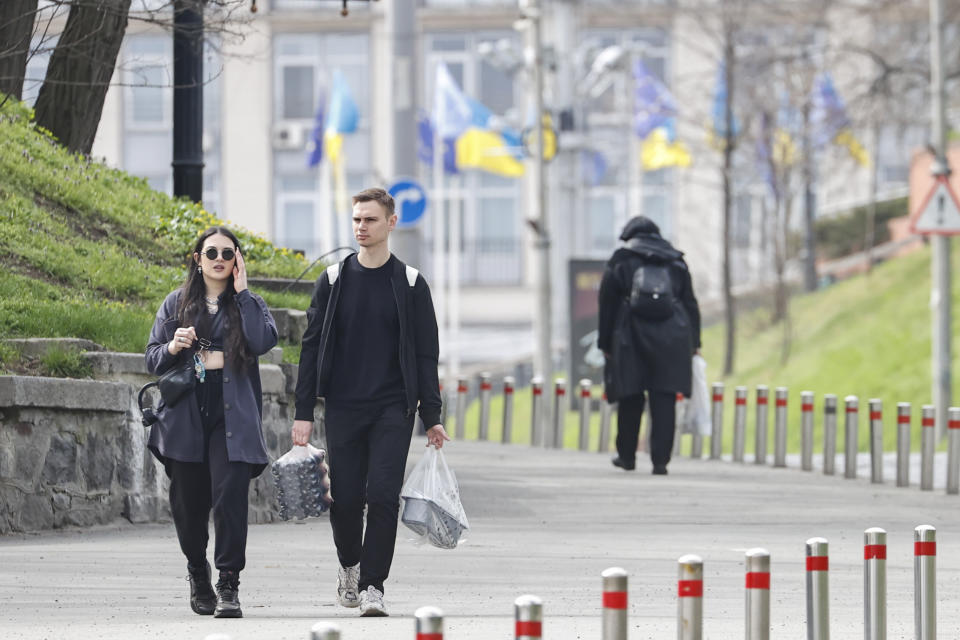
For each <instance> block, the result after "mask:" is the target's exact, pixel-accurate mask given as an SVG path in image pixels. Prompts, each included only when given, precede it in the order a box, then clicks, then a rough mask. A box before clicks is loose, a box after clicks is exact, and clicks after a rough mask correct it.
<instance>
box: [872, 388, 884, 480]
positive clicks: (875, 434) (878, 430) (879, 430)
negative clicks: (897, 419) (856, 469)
mask: <svg viewBox="0 0 960 640" xmlns="http://www.w3.org/2000/svg"><path fill="white" fill-rule="evenodd" d="M870 482H872V483H874V484H883V401H881V400H880V399H879V398H872V399H871V400H870Z"/></svg>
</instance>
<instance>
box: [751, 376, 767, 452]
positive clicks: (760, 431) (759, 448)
mask: <svg viewBox="0 0 960 640" xmlns="http://www.w3.org/2000/svg"><path fill="white" fill-rule="evenodd" d="M769 398H770V389H769V388H768V387H767V385H764V384H761V385H757V424H756V433H755V434H754V438H755V439H754V447H753V462H754V464H767V413H768V410H769V408H770V407H769V406H768V404H767V403H768V402H769Z"/></svg>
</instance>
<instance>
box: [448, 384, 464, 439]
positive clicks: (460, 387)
mask: <svg viewBox="0 0 960 640" xmlns="http://www.w3.org/2000/svg"><path fill="white" fill-rule="evenodd" d="M456 416H457V418H456V419H457V422H456V423H455V424H454V425H453V433H452V434H451V437H452V438H454V439H456V438H457V437H458V436H459V437H461V438H464V439H466V437H467V379H466V378H464V377H462V376H461V377H459V378H457V413H456Z"/></svg>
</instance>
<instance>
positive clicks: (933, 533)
mask: <svg viewBox="0 0 960 640" xmlns="http://www.w3.org/2000/svg"><path fill="white" fill-rule="evenodd" d="M952 410H953V409H952V408H951V411H952ZM913 621H914V635H913V637H914V638H916V640H935V638H936V637H937V530H936V528H934V527H932V526H930V525H929V524H922V525H920V526H919V527H917V528H916V529H914V530H913Z"/></svg>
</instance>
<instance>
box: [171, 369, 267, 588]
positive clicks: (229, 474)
mask: <svg viewBox="0 0 960 640" xmlns="http://www.w3.org/2000/svg"><path fill="white" fill-rule="evenodd" d="M195 396H196V402H197V407H198V408H199V409H200V417H201V419H202V421H203V435H204V444H205V447H206V452H205V455H204V460H203V462H180V461H179V460H168V461H167V475H169V476H170V511H171V512H172V513H173V522H174V524H175V525H176V528H177V539H178V540H179V541H180V549H181V550H182V551H183V555H185V556H186V557H187V564H188V565H189V567H190V568H191V569H201V568H203V567H206V562H207V541H208V539H209V532H208V523H209V521H210V512H211V511H213V530H214V534H215V536H216V538H215V542H214V545H215V546H214V566H215V567H216V568H217V569H219V570H220V571H237V572H239V571H240V570H242V569H243V567H244V565H245V564H246V548H247V492H248V490H249V487H250V478H251V471H252V469H251V467H252V465H250V464H249V463H246V462H230V460H229V459H227V440H226V436H225V429H224V417H223V372H222V370H214V371H207V373H206V380H205V381H204V382H203V384H197V385H196V389H195Z"/></svg>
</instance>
